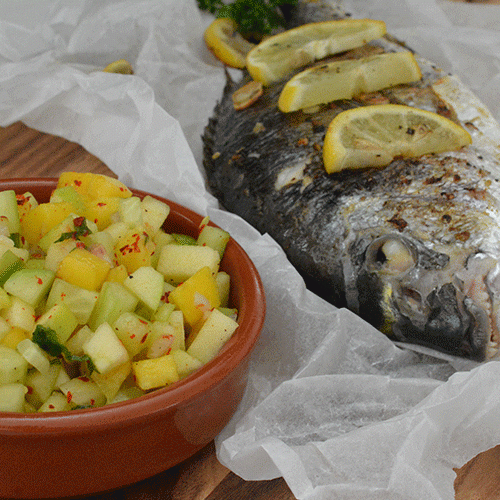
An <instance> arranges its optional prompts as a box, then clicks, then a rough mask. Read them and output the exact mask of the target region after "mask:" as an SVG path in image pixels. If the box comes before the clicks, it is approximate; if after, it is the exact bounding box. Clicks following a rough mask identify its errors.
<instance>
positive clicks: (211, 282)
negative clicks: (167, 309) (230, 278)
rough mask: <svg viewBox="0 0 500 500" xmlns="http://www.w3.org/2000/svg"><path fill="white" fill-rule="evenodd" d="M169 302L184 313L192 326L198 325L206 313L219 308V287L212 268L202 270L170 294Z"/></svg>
mask: <svg viewBox="0 0 500 500" xmlns="http://www.w3.org/2000/svg"><path fill="white" fill-rule="evenodd" d="M168 301H169V302H171V303H173V304H175V305H176V306H177V307H178V308H179V309H180V310H181V311H182V313H183V314H184V318H185V319H186V322H187V323H188V324H189V325H190V326H193V325H195V324H196V323H198V322H199V321H200V320H201V319H202V318H203V316H204V314H205V313H208V312H210V311H211V310H212V309H214V308H215V307H219V306H220V295H219V287H218V286H217V281H216V280H215V278H214V276H213V274H212V271H211V270H210V268H209V267H208V266H207V267H203V268H201V269H200V270H199V271H198V272H196V273H195V274H193V276H191V277H190V278H189V279H187V280H186V281H184V283H182V284H180V285H179V286H178V287H177V288H176V289H175V290H173V291H172V292H170V295H169V296H168Z"/></svg>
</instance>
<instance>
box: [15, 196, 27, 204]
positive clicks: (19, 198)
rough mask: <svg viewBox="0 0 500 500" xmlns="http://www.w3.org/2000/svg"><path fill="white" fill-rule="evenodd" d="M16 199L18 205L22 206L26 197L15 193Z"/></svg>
mask: <svg viewBox="0 0 500 500" xmlns="http://www.w3.org/2000/svg"><path fill="white" fill-rule="evenodd" d="M16 200H17V204H18V205H19V206H23V205H24V204H25V203H26V202H27V201H28V198H26V196H24V194H16Z"/></svg>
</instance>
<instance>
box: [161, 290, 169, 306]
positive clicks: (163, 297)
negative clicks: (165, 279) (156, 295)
mask: <svg viewBox="0 0 500 500" xmlns="http://www.w3.org/2000/svg"><path fill="white" fill-rule="evenodd" d="M169 295H170V292H165V293H164V294H163V295H162V296H161V301H162V302H165V303H168V296H169Z"/></svg>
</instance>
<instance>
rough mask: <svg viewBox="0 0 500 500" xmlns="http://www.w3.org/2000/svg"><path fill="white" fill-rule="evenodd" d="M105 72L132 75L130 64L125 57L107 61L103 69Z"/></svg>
mask: <svg viewBox="0 0 500 500" xmlns="http://www.w3.org/2000/svg"><path fill="white" fill-rule="evenodd" d="M103 71H105V72H106V73H121V74H122V75H133V74H134V70H133V68H132V65H131V64H130V63H129V62H128V61H127V60H125V59H118V61H113V62H112V63H109V64H108V65H107V66H106V67H105V68H104V69H103Z"/></svg>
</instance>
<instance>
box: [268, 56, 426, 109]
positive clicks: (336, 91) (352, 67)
mask: <svg viewBox="0 0 500 500" xmlns="http://www.w3.org/2000/svg"><path fill="white" fill-rule="evenodd" d="M421 78H422V73H421V71H420V68H419V66H418V63H417V61H416V59H415V57H414V56H413V54H412V53H411V52H393V53H389V54H378V55H375V56H369V57H363V58H361V59H351V60H345V61H336V62H332V63H328V64H322V65H320V66H314V67H312V68H309V69H306V70H305V71H302V72H301V73H298V74H297V75H295V76H294V77H293V78H292V79H291V80H289V81H288V82H287V84H286V85H285V87H284V88H283V90H282V92H281V94H280V97H279V100H278V107H279V109H280V110H281V111H283V112H285V113H287V112H290V111H297V110H298V109H304V108H309V107H311V106H316V105H318V104H326V103H327V102H332V101H337V100H338V99H352V98H353V97H354V96H356V95H359V94H362V93H364V92H375V91H377V90H382V89H385V88H388V87H393V86H395V85H400V84H402V83H410V82H415V81H417V80H420V79H421Z"/></svg>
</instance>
